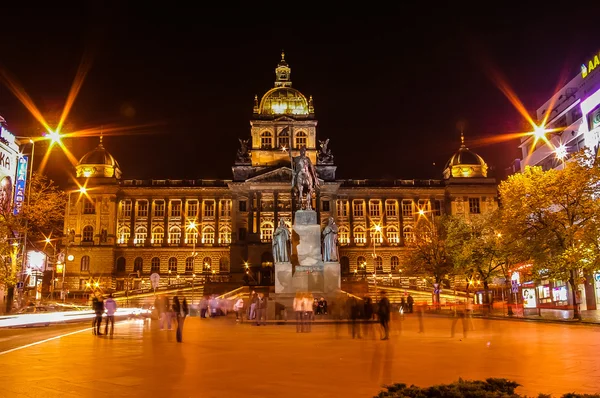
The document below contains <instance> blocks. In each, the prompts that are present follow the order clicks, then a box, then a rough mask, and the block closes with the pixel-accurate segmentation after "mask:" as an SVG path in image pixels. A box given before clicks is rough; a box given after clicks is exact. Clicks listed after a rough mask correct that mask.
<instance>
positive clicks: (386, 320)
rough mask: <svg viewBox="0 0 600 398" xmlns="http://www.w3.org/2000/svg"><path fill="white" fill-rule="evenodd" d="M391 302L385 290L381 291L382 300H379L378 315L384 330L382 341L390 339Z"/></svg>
mask: <svg viewBox="0 0 600 398" xmlns="http://www.w3.org/2000/svg"><path fill="white" fill-rule="evenodd" d="M390 313H391V311H390V300H388V298H387V297H386V295H385V290H382V291H381V299H380V300H379V305H378V310H377V315H378V316H379V323H380V324H381V327H382V328H383V333H384V335H383V337H382V338H381V340H389V339H390Z"/></svg>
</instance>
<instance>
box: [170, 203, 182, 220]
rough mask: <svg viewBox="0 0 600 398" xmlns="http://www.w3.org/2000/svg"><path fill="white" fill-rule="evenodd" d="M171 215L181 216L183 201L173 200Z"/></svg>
mask: <svg viewBox="0 0 600 398" xmlns="http://www.w3.org/2000/svg"><path fill="white" fill-rule="evenodd" d="M171 217H181V202H179V201H177V202H171Z"/></svg>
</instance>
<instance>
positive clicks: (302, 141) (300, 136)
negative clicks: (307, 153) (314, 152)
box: [296, 131, 306, 149]
mask: <svg viewBox="0 0 600 398" xmlns="http://www.w3.org/2000/svg"><path fill="white" fill-rule="evenodd" d="M302 147H306V133H305V132H304V131H298V132H297V133H296V148H297V149H300V148H302Z"/></svg>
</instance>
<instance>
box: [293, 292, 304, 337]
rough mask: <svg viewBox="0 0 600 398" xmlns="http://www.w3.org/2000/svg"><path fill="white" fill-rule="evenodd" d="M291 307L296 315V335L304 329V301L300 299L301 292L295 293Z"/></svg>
mask: <svg viewBox="0 0 600 398" xmlns="http://www.w3.org/2000/svg"><path fill="white" fill-rule="evenodd" d="M292 307H293V308H294V313H295V314H296V333H300V332H301V331H302V329H303V328H304V300H303V299H302V292H300V291H297V292H296V297H294V301H293V303H292Z"/></svg>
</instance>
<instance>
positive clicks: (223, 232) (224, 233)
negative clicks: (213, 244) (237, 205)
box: [219, 227, 231, 245]
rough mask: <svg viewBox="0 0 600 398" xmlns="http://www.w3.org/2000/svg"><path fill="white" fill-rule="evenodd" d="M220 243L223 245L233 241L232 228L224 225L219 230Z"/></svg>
mask: <svg viewBox="0 0 600 398" xmlns="http://www.w3.org/2000/svg"><path fill="white" fill-rule="evenodd" d="M219 243H220V244H222V245H228V244H230V243H231V228H229V227H222V228H221V229H220V230H219Z"/></svg>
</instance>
